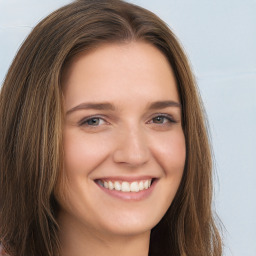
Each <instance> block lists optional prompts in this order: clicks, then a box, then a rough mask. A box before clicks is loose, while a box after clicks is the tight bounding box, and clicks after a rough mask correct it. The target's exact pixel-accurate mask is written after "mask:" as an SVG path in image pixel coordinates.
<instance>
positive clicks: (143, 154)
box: [114, 124, 149, 166]
mask: <svg viewBox="0 0 256 256" xmlns="http://www.w3.org/2000/svg"><path fill="white" fill-rule="evenodd" d="M118 137H119V139H118V140H117V145H116V149H115V152H114V161H115V162H118V163H126V164H128V165H131V166H139V165H142V164H144V163H146V162H147V161H148V159H149V149H148V146H147V139H146V134H145V131H144V129H143V128H142V127H140V126H139V125H134V124H130V125H126V126H125V127H123V128H122V129H121V130H120V131H119V136H118Z"/></svg>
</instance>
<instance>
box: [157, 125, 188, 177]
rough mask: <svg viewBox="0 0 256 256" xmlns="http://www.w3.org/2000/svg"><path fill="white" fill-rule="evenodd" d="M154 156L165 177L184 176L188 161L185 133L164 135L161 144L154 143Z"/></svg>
mask: <svg viewBox="0 0 256 256" xmlns="http://www.w3.org/2000/svg"><path fill="white" fill-rule="evenodd" d="M154 145H155V146H154V155H155V158H156V159H157V160H158V163H159V164H160V165H161V167H162V168H163V170H164V171H165V175H167V176H168V175H177V176H182V174H183V169H184V166H185V160H186V143H185V137H184V134H183V131H182V130H181V129H180V130H177V131H175V132H173V133H171V134H163V136H162V138H161V143H159V141H158V142H155V143H154Z"/></svg>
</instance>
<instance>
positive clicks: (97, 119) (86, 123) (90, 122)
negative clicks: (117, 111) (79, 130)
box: [79, 117, 106, 127]
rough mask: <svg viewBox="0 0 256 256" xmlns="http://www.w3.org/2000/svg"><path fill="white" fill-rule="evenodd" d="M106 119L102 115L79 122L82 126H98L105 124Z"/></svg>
mask: <svg viewBox="0 0 256 256" xmlns="http://www.w3.org/2000/svg"><path fill="white" fill-rule="evenodd" d="M104 123H106V121H105V120H104V119H102V118H100V117H89V118H86V119H83V120H82V121H80V122H79V125H80V126H92V127H97V126H100V125H103V124H104Z"/></svg>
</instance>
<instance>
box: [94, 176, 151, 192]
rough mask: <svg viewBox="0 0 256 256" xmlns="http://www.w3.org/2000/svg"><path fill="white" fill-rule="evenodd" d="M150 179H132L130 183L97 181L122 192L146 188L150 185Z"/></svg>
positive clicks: (105, 186)
mask: <svg viewBox="0 0 256 256" xmlns="http://www.w3.org/2000/svg"><path fill="white" fill-rule="evenodd" d="M151 182H152V179H149V180H144V181H133V182H131V183H129V182H127V181H123V182H122V181H114V182H113V181H101V180H99V181H98V183H99V184H100V185H101V186H102V187H104V188H107V189H110V190H113V189H115V190H117V191H122V192H139V191H141V190H145V189H148V188H149V187H150V185H151Z"/></svg>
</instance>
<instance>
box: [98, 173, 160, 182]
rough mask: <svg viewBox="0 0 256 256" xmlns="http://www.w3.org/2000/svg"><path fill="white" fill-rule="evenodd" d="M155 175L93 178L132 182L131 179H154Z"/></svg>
mask: <svg viewBox="0 0 256 256" xmlns="http://www.w3.org/2000/svg"><path fill="white" fill-rule="evenodd" d="M155 178H156V177H154V176H148V175H145V176H136V177H133V176H126V177H124V176H108V177H100V178H97V179H95V180H104V181H128V182H133V181H141V180H150V179H155Z"/></svg>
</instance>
